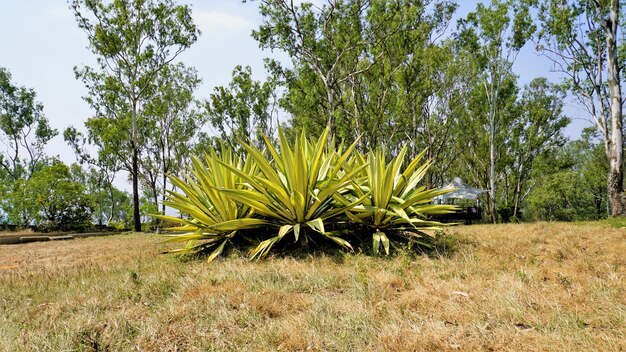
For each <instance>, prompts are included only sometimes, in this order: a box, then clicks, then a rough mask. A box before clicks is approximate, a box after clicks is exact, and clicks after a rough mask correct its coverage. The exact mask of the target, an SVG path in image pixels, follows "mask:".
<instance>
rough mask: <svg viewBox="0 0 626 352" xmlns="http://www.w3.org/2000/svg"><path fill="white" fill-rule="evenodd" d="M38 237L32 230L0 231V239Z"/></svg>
mask: <svg viewBox="0 0 626 352" xmlns="http://www.w3.org/2000/svg"><path fill="white" fill-rule="evenodd" d="M34 235H37V233H35V232H34V231H33V230H31V229H21V230H18V231H0V237H16V236H34Z"/></svg>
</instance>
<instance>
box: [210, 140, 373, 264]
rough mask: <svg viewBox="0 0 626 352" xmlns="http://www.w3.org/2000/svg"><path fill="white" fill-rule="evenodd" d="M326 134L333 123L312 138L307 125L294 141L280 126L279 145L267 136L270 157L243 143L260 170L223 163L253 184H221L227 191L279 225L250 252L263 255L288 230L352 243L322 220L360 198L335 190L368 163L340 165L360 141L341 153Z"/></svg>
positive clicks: (303, 237) (306, 237)
mask: <svg viewBox="0 0 626 352" xmlns="http://www.w3.org/2000/svg"><path fill="white" fill-rule="evenodd" d="M328 135H329V129H326V130H325V131H324V132H323V133H322V135H321V136H320V137H319V138H318V139H317V140H316V141H313V140H308V139H307V138H306V135H305V132H304V131H303V132H302V133H301V134H300V135H298V136H296V138H295V143H294V144H293V146H291V145H290V144H289V143H288V141H287V138H286V137H285V135H284V133H283V132H282V131H281V130H279V145H280V149H279V150H277V149H276V148H274V146H273V145H272V143H270V142H269V140H267V137H265V136H264V138H265V139H266V142H267V143H266V144H267V148H268V151H269V154H270V155H271V157H272V159H273V160H271V161H270V160H268V159H266V158H265V156H264V155H263V153H262V152H261V151H260V150H258V149H257V148H256V147H254V146H252V145H249V144H245V143H244V144H243V146H244V149H245V150H246V152H247V153H248V157H249V158H252V159H253V160H254V162H255V163H256V165H257V166H258V167H259V171H260V174H259V175H257V176H253V175H250V174H248V173H246V172H245V171H242V170H240V169H238V168H235V167H233V166H231V165H227V164H223V165H224V166H225V167H227V168H228V169H230V170H231V171H232V172H233V173H235V174H237V176H238V177H240V178H241V179H242V180H245V182H246V183H247V185H248V186H249V189H232V188H224V189H222V190H221V191H222V192H223V194H226V195H228V196H230V197H231V198H232V199H236V200H237V201H238V202H240V203H241V204H244V205H246V206H248V207H250V208H252V209H254V210H255V212H256V213H258V214H260V215H261V216H263V217H264V218H265V219H267V220H268V222H270V223H271V224H273V225H274V226H276V228H277V229H278V232H277V233H276V234H275V235H274V236H273V237H271V238H269V239H266V240H264V241H262V242H261V243H260V244H259V245H258V246H257V247H256V248H254V249H253V250H252V251H251V252H250V255H251V257H252V258H258V257H263V256H265V255H266V254H267V253H268V252H269V251H270V249H271V248H272V246H273V245H274V244H276V243H277V242H279V241H280V240H281V239H283V238H284V237H285V236H287V235H288V234H293V238H294V240H295V241H301V242H304V243H306V242H308V241H309V239H311V236H323V238H327V239H330V240H332V241H334V242H335V243H337V244H339V245H341V246H343V247H345V248H348V249H352V246H351V245H350V243H349V242H348V241H346V240H345V239H344V238H342V237H341V236H340V235H339V234H337V233H335V232H329V231H326V228H325V226H324V224H325V223H326V222H327V221H328V220H329V219H333V218H335V217H337V216H339V215H341V214H343V213H345V212H346V211H347V210H349V209H350V208H352V207H354V206H355V205H357V204H359V202H360V201H361V200H360V199H355V200H353V201H352V202H347V203H345V204H338V203H337V202H336V201H335V199H334V196H335V195H336V194H339V193H341V192H342V191H343V190H344V189H345V187H346V186H347V185H349V184H350V183H351V180H352V178H353V177H355V175H357V174H358V173H360V172H361V171H362V170H363V169H364V168H365V167H366V166H367V164H363V165H360V166H359V167H356V168H354V169H353V170H351V171H349V172H343V170H342V165H343V164H344V162H345V161H346V160H347V159H348V158H349V157H350V155H351V153H352V151H353V150H354V148H355V145H356V144H352V145H351V146H349V147H348V148H345V150H344V151H343V152H342V153H341V154H338V152H337V151H336V150H335V149H334V148H327V139H328Z"/></svg>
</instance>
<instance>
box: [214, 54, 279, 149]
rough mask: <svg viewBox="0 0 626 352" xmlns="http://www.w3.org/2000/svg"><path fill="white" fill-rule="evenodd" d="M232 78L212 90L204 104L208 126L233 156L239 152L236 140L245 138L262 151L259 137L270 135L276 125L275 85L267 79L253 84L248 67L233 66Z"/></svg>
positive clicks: (261, 142) (238, 144)
mask: <svg viewBox="0 0 626 352" xmlns="http://www.w3.org/2000/svg"><path fill="white" fill-rule="evenodd" d="M232 76H233V77H232V81H231V82H230V83H229V85H228V87H216V88H215V90H214V92H213V93H212V94H211V95H210V98H209V100H208V101H207V102H206V105H205V107H206V111H207V114H208V116H209V120H210V122H211V125H212V126H213V127H214V128H215V129H216V130H217V132H218V134H219V140H221V141H223V142H226V143H228V145H229V146H230V148H231V149H232V150H233V151H235V152H237V153H241V152H243V149H242V148H241V145H240V143H239V141H240V140H245V139H248V138H250V140H251V142H252V144H254V145H255V146H257V147H258V148H262V146H263V143H264V142H263V139H262V138H260V136H261V134H264V135H266V136H272V135H273V134H274V132H275V130H276V127H277V125H278V121H276V122H274V121H273V119H274V118H275V116H274V115H275V114H276V112H277V111H276V108H277V107H276V106H275V105H276V103H277V102H276V99H275V89H276V84H275V82H272V81H271V80H270V81H267V82H263V83H261V82H259V81H254V80H253V79H252V70H251V69H250V66H246V67H241V66H236V67H235V69H234V70H233V73H232ZM276 120H277V118H276Z"/></svg>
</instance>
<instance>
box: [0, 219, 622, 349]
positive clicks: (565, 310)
mask: <svg viewBox="0 0 626 352" xmlns="http://www.w3.org/2000/svg"><path fill="white" fill-rule="evenodd" d="M448 232H450V233H454V234H456V235H457V236H458V238H459V242H458V244H457V250H456V251H455V252H454V253H453V254H451V255H448V256H434V257H433V256H430V257H428V256H417V257H413V256H408V255H399V256H396V257H393V258H390V259H385V258H372V257H367V256H364V255H345V256H344V255H336V256H324V255H319V256H314V257H307V258H302V259H295V258H270V259H269V260H266V261H261V262H249V261H248V260H246V259H243V258H241V257H236V256H235V257H231V258H227V259H222V260H219V261H217V262H215V263H213V264H210V265H209V264H206V263H204V262H203V261H187V262H185V261H182V260H180V259H177V258H176V257H173V256H161V255H158V253H159V252H161V251H163V250H164V245H162V244H159V239H158V238H155V237H153V236H147V235H130V236H114V237H107V238H89V239H80V240H74V241H69V242H63V243H54V242H46V243H32V244H24V245H14V246H2V247H0V350H6V351H20V350H50V351H61V350H149V351H151V350H232V351H267V350H276V351H300V350H319V351H396V350H403V351H446V350H463V351H467V350H486V351H547V350H551V351H574V350H578V351H587V350H595V351H625V350H626V344H625V343H624V341H625V340H626V337H625V336H624V335H625V330H626V294H625V290H624V289H625V283H624V274H625V270H624V269H625V266H626V231H625V230H624V229H622V228H611V227H609V226H607V225H605V224H599V223H587V224H547V223H538V224H526V225H497V226H492V225H483V226H468V227H459V228H455V229H452V230H448Z"/></svg>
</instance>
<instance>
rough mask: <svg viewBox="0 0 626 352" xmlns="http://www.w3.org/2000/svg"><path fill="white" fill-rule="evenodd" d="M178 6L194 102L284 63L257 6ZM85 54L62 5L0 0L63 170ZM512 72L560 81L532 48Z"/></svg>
mask: <svg viewBox="0 0 626 352" xmlns="http://www.w3.org/2000/svg"><path fill="white" fill-rule="evenodd" d="M322 1H323V0H315V2H318V3H320V2H322ZM178 2H179V3H187V4H191V6H192V10H193V17H194V20H195V22H196V24H197V25H198V27H199V28H200V30H201V31H202V35H201V36H200V37H199V39H198V41H197V42H196V43H195V44H194V45H193V46H192V47H191V48H190V49H188V50H187V51H185V52H184V53H182V54H181V55H180V56H179V60H180V61H182V62H184V63H185V64H187V65H189V66H194V67H195V68H196V69H197V70H198V75H199V77H200V78H201V79H202V80H203V83H202V86H201V87H200V89H199V90H198V91H197V92H196V96H197V97H198V98H201V99H202V98H204V99H207V98H208V97H209V94H210V93H211V92H212V91H213V88H214V87H216V86H222V85H226V84H228V82H229V81H230V77H231V72H232V70H233V68H234V67H235V66H236V65H243V66H245V65H249V66H251V68H252V72H253V76H254V78H255V79H262V78H263V77H264V70H263V58H264V57H267V56H274V57H278V58H281V57H285V56H284V55H283V56H281V55H280V54H277V53H270V52H264V51H262V50H261V49H259V47H258V44H257V42H256V41H255V40H254V39H252V37H251V36H250V34H251V31H252V30H253V29H255V28H257V27H258V26H259V24H260V23H261V16H260V15H259V13H258V9H257V4H256V3H255V2H247V3H242V2H241V1H240V0H204V1H201V0H197V1H189V0H179V1H178ZM477 2H478V1H475V0H459V4H460V7H459V9H458V11H457V15H456V16H457V18H458V17H461V16H464V15H465V14H467V13H468V12H469V11H471V10H473V9H474V8H475V6H476V3H477ZM453 27H454V26H453ZM87 46H88V42H87V38H86V35H85V33H83V32H82V30H80V29H79V28H78V26H77V24H76V21H75V19H74V16H73V14H72V13H71V11H70V9H69V7H68V4H67V2H66V0H23V1H18V0H0V67H4V68H6V69H8V70H9V72H10V73H11V74H12V76H13V77H12V81H13V84H16V85H18V86H26V87H28V88H33V89H34V90H35V92H36V93H37V97H38V101H40V102H41V103H43V105H44V114H45V115H46V117H47V118H48V119H49V121H50V124H51V126H52V127H54V128H56V129H58V130H59V136H57V137H55V138H54V139H53V140H52V141H50V142H49V144H48V146H47V150H46V152H47V154H49V155H54V156H56V155H58V156H59V157H60V158H61V160H63V161H64V162H66V163H72V162H74V161H75V157H74V153H73V152H72V150H71V149H70V148H69V147H68V146H67V144H66V143H65V142H64V141H63V136H62V134H63V130H64V129H65V128H67V127H68V126H70V125H72V126H74V127H76V128H77V129H79V130H82V131H84V126H83V124H84V121H86V120H87V118H88V117H89V116H90V115H91V113H92V112H91V110H90V108H89V106H88V105H87V103H85V102H84V101H83V100H82V97H83V96H84V95H85V94H86V89H85V87H84V86H83V84H82V83H81V82H80V81H78V80H76V79H75V77H74V72H73V68H74V66H82V65H91V66H95V65H94V64H95V56H94V55H93V54H92V53H91V52H90V51H89V49H88V48H87ZM513 69H514V71H515V73H516V74H518V75H519V77H520V80H519V81H520V83H521V84H525V83H528V82H530V81H531V80H532V79H533V78H534V77H539V76H545V77H548V79H550V80H553V81H558V80H559V78H560V76H559V75H558V74H556V73H552V72H550V71H551V70H550V69H551V63H550V62H549V61H548V60H547V59H544V58H542V57H540V56H539V55H537V53H535V52H534V49H533V48H532V45H527V46H526V47H525V48H524V49H523V50H522V52H521V53H520V55H519V56H518V58H517V61H516V63H515V65H514V67H513ZM565 110H566V113H567V114H568V115H570V117H572V118H574V123H573V124H572V125H570V126H569V127H568V128H567V130H566V134H567V135H568V136H569V137H570V138H577V137H578V136H579V135H580V132H581V130H582V128H584V127H587V126H589V125H590V124H589V123H588V122H586V121H583V120H584V119H585V116H584V115H582V112H581V109H580V108H579V107H578V106H577V105H576V104H575V103H574V102H573V101H572V102H568V103H567V105H566V109H565Z"/></svg>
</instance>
